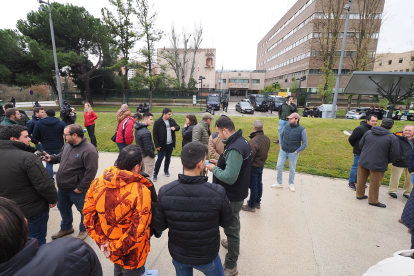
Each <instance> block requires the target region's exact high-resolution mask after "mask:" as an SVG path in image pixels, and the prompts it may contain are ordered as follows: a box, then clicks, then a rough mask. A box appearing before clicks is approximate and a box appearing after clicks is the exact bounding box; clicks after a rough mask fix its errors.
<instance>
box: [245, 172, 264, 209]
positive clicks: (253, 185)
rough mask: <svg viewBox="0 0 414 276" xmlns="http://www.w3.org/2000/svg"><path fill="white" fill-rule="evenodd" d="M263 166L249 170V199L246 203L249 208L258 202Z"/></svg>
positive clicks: (260, 192) (261, 188)
mask: <svg viewBox="0 0 414 276" xmlns="http://www.w3.org/2000/svg"><path fill="white" fill-rule="evenodd" d="M262 176H263V167H260V168H252V169H251V171H250V182H249V188H250V199H249V201H248V205H249V207H250V208H254V206H255V204H256V203H260V201H261V200H262V194H263V182H262Z"/></svg>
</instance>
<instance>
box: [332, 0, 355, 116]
mask: <svg viewBox="0 0 414 276" xmlns="http://www.w3.org/2000/svg"><path fill="white" fill-rule="evenodd" d="M347 1H349V4H346V5H345V6H344V10H347V11H348V13H347V14H346V21H345V30H344V37H343V39H342V49H341V57H340V59H339V67H338V75H337V76H336V85H335V93H334V99H333V103H332V119H335V118H336V102H337V101H338V90H339V82H340V81H341V70H342V61H343V60H344V52H345V43H346V32H347V31H348V23H349V12H350V11H351V2H352V0H347Z"/></svg>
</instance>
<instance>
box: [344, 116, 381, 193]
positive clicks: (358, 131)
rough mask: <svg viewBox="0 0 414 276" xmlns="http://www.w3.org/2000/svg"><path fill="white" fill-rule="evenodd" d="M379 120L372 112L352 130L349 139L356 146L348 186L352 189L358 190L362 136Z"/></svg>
mask: <svg viewBox="0 0 414 276" xmlns="http://www.w3.org/2000/svg"><path fill="white" fill-rule="evenodd" d="M377 122H378V118H377V116H375V115H373V114H370V115H368V116H367V120H366V121H362V122H361V123H360V125H359V126H358V127H356V128H355V129H354V131H352V134H351V136H349V138H348V141H349V144H351V146H353V147H354V149H353V150H352V152H353V153H354V162H353V163H352V166H351V170H350V171H349V181H348V186H349V188H351V189H352V190H354V191H356V183H357V175H358V160H359V157H360V155H361V149H360V148H359V141H361V138H362V136H364V134H365V133H366V132H367V131H369V130H371V128H372V127H373V126H376V125H377Z"/></svg>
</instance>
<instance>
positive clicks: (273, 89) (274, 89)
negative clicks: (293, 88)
mask: <svg viewBox="0 0 414 276" xmlns="http://www.w3.org/2000/svg"><path fill="white" fill-rule="evenodd" d="M260 92H270V93H271V92H280V83H276V84H275V83H272V84H271V85H269V86H266V87H265V88H263V90H260Z"/></svg>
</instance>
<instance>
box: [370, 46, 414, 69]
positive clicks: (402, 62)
mask: <svg viewBox="0 0 414 276" xmlns="http://www.w3.org/2000/svg"><path fill="white" fill-rule="evenodd" d="M374 71H381V72H414V51H410V52H405V53H386V54H377V55H375V65H374Z"/></svg>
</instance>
